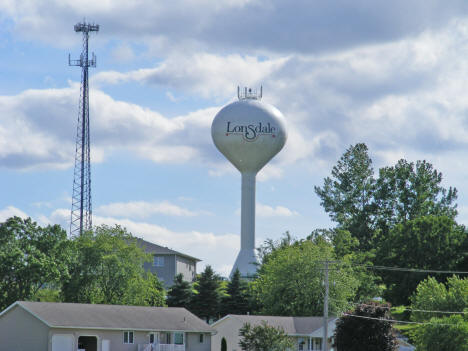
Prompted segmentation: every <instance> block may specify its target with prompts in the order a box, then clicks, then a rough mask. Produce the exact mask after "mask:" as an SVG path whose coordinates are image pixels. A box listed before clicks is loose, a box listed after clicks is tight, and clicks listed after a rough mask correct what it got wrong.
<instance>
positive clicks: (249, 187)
mask: <svg viewBox="0 0 468 351" xmlns="http://www.w3.org/2000/svg"><path fill="white" fill-rule="evenodd" d="M255 177H256V174H255V173H242V200H241V250H240V252H239V255H238V256H237V259H236V262H235V263H234V266H233V268H232V272H231V276H232V274H233V273H234V272H235V270H236V269H239V271H240V273H241V276H242V277H244V278H247V277H249V276H252V275H254V274H255V273H256V271H257V265H256V263H257V262H258V260H257V256H256V254H255Z"/></svg>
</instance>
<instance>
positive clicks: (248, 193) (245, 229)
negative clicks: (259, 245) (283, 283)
mask: <svg viewBox="0 0 468 351" xmlns="http://www.w3.org/2000/svg"><path fill="white" fill-rule="evenodd" d="M255 177H256V174H254V173H242V201H241V250H254V254H255Z"/></svg>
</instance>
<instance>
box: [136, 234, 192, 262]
mask: <svg viewBox="0 0 468 351" xmlns="http://www.w3.org/2000/svg"><path fill="white" fill-rule="evenodd" d="M137 245H138V246H140V247H141V248H143V249H145V252H146V253H151V254H158V255H178V256H182V257H186V258H189V259H191V260H194V261H197V262H200V261H201V260H200V259H198V258H196V257H193V256H190V255H186V254H184V253H182V252H178V251H175V250H172V249H170V248H168V247H164V246H160V245H157V244H153V243H151V242H149V241H146V240H143V239H140V238H137Z"/></svg>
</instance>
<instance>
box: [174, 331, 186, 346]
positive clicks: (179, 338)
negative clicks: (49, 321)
mask: <svg viewBox="0 0 468 351" xmlns="http://www.w3.org/2000/svg"><path fill="white" fill-rule="evenodd" d="M174 344H176V345H183V344H184V333H174Z"/></svg>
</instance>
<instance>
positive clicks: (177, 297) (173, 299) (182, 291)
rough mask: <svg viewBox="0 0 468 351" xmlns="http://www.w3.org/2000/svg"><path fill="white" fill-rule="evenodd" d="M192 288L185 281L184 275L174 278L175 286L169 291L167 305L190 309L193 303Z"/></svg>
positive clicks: (180, 274)
mask: <svg viewBox="0 0 468 351" xmlns="http://www.w3.org/2000/svg"><path fill="white" fill-rule="evenodd" d="M192 297H193V292H192V286H191V284H190V283H189V282H188V281H185V280H184V277H183V275H182V273H179V274H177V275H176V276H175V277H174V284H173V285H172V286H171V287H170V288H169V290H168V291H167V305H168V306H169V307H185V308H187V309H188V308H189V307H190V303H191V301H192Z"/></svg>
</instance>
